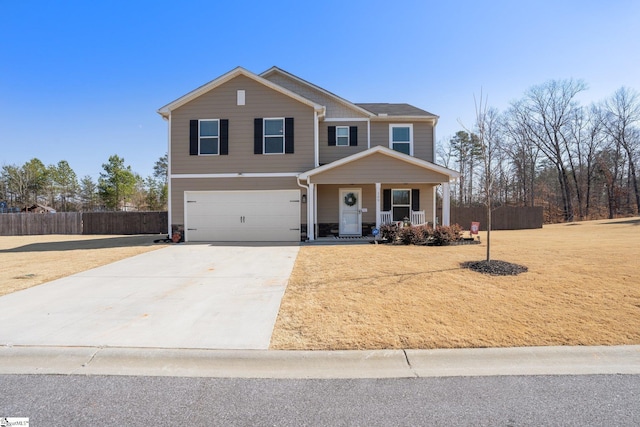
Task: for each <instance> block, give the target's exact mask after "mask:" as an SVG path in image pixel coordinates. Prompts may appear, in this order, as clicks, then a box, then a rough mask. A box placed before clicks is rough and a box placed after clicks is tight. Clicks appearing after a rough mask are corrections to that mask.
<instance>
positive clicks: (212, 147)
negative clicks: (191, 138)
mask: <svg viewBox="0 0 640 427" xmlns="http://www.w3.org/2000/svg"><path fill="white" fill-rule="evenodd" d="M198 134H199V142H198V147H199V149H198V153H199V154H200V155H203V154H213V155H215V154H219V153H220V121H218V120H200V121H199V133H198Z"/></svg>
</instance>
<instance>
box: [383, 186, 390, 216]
mask: <svg viewBox="0 0 640 427" xmlns="http://www.w3.org/2000/svg"><path fill="white" fill-rule="evenodd" d="M382 210H383V211H385V212H387V211H390V210H391V189H389V188H388V189H386V190H382Z"/></svg>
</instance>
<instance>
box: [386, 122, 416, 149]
mask: <svg viewBox="0 0 640 427" xmlns="http://www.w3.org/2000/svg"><path fill="white" fill-rule="evenodd" d="M389 148H391V149H392V150H396V151H399V152H401V153H404V154H408V155H410V156H413V124H410V123H409V124H399V125H389Z"/></svg>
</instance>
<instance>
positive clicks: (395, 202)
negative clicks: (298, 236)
mask: <svg viewBox="0 0 640 427" xmlns="http://www.w3.org/2000/svg"><path fill="white" fill-rule="evenodd" d="M438 185H440V184H435V183H419V184H418V183H414V184H406V183H401V184H397V183H395V184H394V183H372V184H360V185H354V184H351V185H340V184H311V185H310V186H309V187H310V188H309V193H308V194H309V196H308V197H307V198H306V200H307V205H308V206H307V207H308V209H312V210H311V211H310V212H308V213H310V214H311V215H309V216H310V217H311V218H309V219H308V220H309V223H311V224H313V227H309V234H308V238H309V240H314V239H316V238H324V237H328V238H333V237H341V238H359V237H363V236H371V235H372V232H373V230H374V229H376V228H378V229H379V228H380V226H381V225H384V224H392V223H401V222H403V221H404V220H405V218H407V219H408V220H409V221H410V222H411V224H413V225H424V224H429V223H431V224H434V223H435V222H436V217H435V215H436V189H437V187H438ZM312 192H313V193H312ZM311 194H312V195H313V196H311ZM312 233H313V237H312V236H311V234H312Z"/></svg>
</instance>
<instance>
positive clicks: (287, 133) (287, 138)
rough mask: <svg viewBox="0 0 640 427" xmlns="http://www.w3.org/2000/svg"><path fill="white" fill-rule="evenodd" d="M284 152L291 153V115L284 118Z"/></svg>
mask: <svg viewBox="0 0 640 427" xmlns="http://www.w3.org/2000/svg"><path fill="white" fill-rule="evenodd" d="M284 152H285V153H287V154H293V117H287V118H286V119H284Z"/></svg>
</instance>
